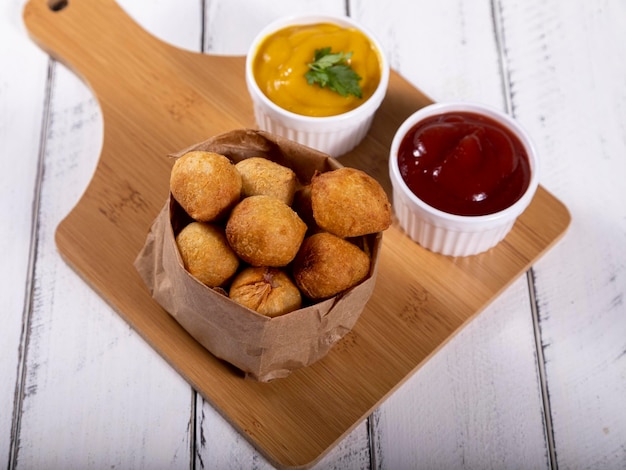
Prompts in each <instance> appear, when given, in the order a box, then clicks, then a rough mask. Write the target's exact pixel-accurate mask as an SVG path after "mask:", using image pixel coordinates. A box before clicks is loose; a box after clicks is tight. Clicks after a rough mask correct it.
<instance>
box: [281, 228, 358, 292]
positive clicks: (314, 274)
mask: <svg viewBox="0 0 626 470" xmlns="http://www.w3.org/2000/svg"><path fill="white" fill-rule="evenodd" d="M369 269H370V258H369V256H367V254H365V253H364V252H363V251H362V250H361V249H359V247H357V246H356V245H353V244H352V243H350V242H349V241H347V240H344V239H343V238H340V237H338V236H336V235H333V234H331V233H328V232H320V233H316V234H315V235H311V236H310V237H307V238H305V239H304V241H303V242H302V246H301V247H300V251H299V252H298V255H297V256H296V259H295V260H294V262H293V277H294V280H295V282H296V285H297V286H298V288H299V289H300V290H301V291H302V293H303V294H304V295H306V296H307V297H309V298H310V299H313V300H321V299H326V298H329V297H332V296H334V295H336V294H338V293H340V292H343V291H344V290H346V289H349V288H350V287H353V286H355V285H357V284H358V283H359V282H361V281H362V280H363V279H365V277H366V276H367V274H368V273H369Z"/></svg>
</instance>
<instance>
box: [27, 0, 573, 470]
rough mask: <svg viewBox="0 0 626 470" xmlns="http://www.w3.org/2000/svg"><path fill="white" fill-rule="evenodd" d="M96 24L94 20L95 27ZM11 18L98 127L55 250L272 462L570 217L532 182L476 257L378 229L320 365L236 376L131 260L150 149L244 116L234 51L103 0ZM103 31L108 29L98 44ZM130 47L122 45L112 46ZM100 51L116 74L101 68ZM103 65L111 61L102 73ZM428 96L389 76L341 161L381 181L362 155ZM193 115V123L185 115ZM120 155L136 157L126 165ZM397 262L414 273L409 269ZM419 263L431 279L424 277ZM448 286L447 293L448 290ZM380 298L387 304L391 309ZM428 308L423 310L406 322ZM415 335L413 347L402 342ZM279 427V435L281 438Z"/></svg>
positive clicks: (425, 342)
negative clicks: (509, 224)
mask: <svg viewBox="0 0 626 470" xmlns="http://www.w3.org/2000/svg"><path fill="white" fill-rule="evenodd" d="M96 18H97V26H98V27H97V28H96V27H95V25H94V24H93V23H96V22H95V21H94V20H95V19H96ZM57 19H58V21H56V20H57ZM90 19H91V20H90ZM25 20H26V23H27V25H28V27H29V29H30V31H31V33H32V34H33V35H34V37H35V38H36V39H37V40H38V41H40V42H41V44H42V45H43V46H44V47H46V48H48V49H49V50H51V51H52V52H53V54H55V55H58V56H59V57H61V58H63V60H65V61H66V62H67V63H68V64H69V65H70V66H72V67H74V68H75V69H78V71H79V73H80V74H81V76H83V77H84V78H85V79H86V80H87V82H88V83H89V84H90V86H91V87H92V89H93V90H94V93H95V94H96V96H97V97H98V100H99V104H100V106H101V108H102V113H103V119H104V122H105V133H104V143H103V149H102V153H101V159H100V162H99V164H98V168H97V171H96V175H95V177H94V179H93V180H92V183H91V184H90V186H89V188H88V189H87V191H86V193H85V195H84V196H83V198H82V199H81V201H80V203H79V204H78V205H77V206H76V208H75V209H74V210H72V212H71V213H70V215H69V216H68V217H67V218H66V219H65V220H64V221H63V222H62V223H61V225H60V226H59V228H58V230H57V234H56V241H57V244H58V246H59V249H60V250H61V252H62V253H63V254H64V256H65V257H66V259H67V260H68V261H69V262H70V264H72V265H73V266H74V267H75V268H77V269H78V270H79V272H80V273H81V274H82V275H83V276H84V278H85V279H86V280H87V281H88V282H89V283H90V284H91V285H92V286H93V287H94V288H95V289H96V290H97V291H99V292H100V293H101V294H102V295H103V296H104V297H105V298H106V299H107V300H108V301H109V302H111V303H112V304H113V305H114V306H115V307H116V308H117V309H118V310H119V311H120V313H121V314H122V315H123V317H124V318H125V319H126V320H128V321H129V322H130V324H131V325H132V326H133V327H134V328H136V329H137V330H138V331H139V332H140V333H141V334H143V335H144V337H145V338H146V339H147V340H148V341H149V342H150V343H151V344H152V345H153V346H154V347H155V348H156V349H157V350H158V351H159V352H160V353H161V354H162V355H163V356H164V357H165V358H166V359H167V360H168V361H170V362H171V363H172V364H173V365H174V366H175V367H176V368H177V369H178V370H179V371H180V372H181V373H182V374H183V375H184V376H185V378H187V380H188V381H189V382H190V383H192V385H194V386H195V387H196V388H197V389H198V390H199V391H200V392H201V393H203V395H204V396H205V398H208V399H209V400H210V401H211V403H212V404H213V405H214V406H216V407H217V408H218V409H219V410H221V411H222V412H223V413H224V414H225V416H227V418H228V419H229V420H230V421H231V423H232V424H233V425H235V427H236V428H237V429H239V430H240V431H241V432H242V433H243V434H244V435H246V436H247V437H248V438H249V439H250V440H251V441H252V442H254V443H255V445H257V446H258V447H259V449H260V450H261V451H262V452H264V453H265V455H266V456H267V457H269V458H270V459H272V460H273V461H274V462H275V463H277V464H279V465H286V466H299V465H307V464H310V463H312V462H315V461H316V460H317V459H318V458H319V457H320V456H321V455H322V454H323V453H325V452H326V451H327V450H328V449H329V448H330V447H331V446H332V445H333V444H335V443H336V442H338V440H339V439H340V438H342V437H343V436H344V435H345V434H346V433H347V432H348V431H349V430H351V429H352V428H353V427H354V426H355V425H356V423H358V422H360V421H361V420H363V419H364V418H365V417H366V416H367V414H368V413H369V412H371V411H372V410H373V409H374V407H376V406H377V405H378V404H379V403H380V402H381V400H382V399H384V398H385V397H386V396H387V395H388V394H389V393H391V391H393V389H394V388H395V387H396V386H397V385H398V384H400V383H401V382H402V381H404V380H405V379H406V377H407V376H408V375H409V374H410V373H411V372H413V371H414V370H415V369H416V368H417V367H418V366H419V365H420V364H421V363H422V362H423V361H424V360H425V359H426V358H428V356H429V355H430V354H432V353H433V352H434V351H435V350H437V349H438V348H439V347H440V346H441V345H442V344H443V343H444V342H445V341H446V340H447V339H448V338H449V337H450V336H451V335H452V334H453V333H454V332H456V331H457V330H458V329H459V328H460V327H461V326H462V325H463V324H465V323H466V322H467V321H468V320H469V319H470V318H471V317H472V316H473V315H474V314H475V313H476V312H478V311H480V310H482V309H483V308H484V307H485V305H486V304H487V303H489V302H490V301H491V300H492V299H493V297H494V296H495V295H497V294H499V293H500V292H501V291H502V289H503V288H504V287H506V286H507V285H508V284H509V283H510V282H512V280H513V279H515V278H516V277H517V276H519V275H520V274H521V273H522V272H523V271H524V270H525V269H527V268H528V266H529V265H530V263H531V262H532V261H534V260H535V259H536V258H537V257H538V256H540V255H541V254H542V253H543V252H544V251H545V250H546V249H547V248H549V247H550V246H551V245H552V244H553V243H554V242H555V241H556V240H557V239H558V238H559V237H560V236H561V234H562V233H563V231H564V230H565V228H566V226H567V224H568V222H569V215H568V213H567V211H566V210H565V208H564V207H563V206H562V205H561V204H560V203H558V201H556V200H555V199H554V198H553V197H552V196H551V195H549V194H548V193H547V192H546V191H545V190H543V188H542V189H541V190H540V191H539V192H538V194H537V197H536V198H535V201H534V202H533V204H532V205H531V207H530V208H529V210H528V211H527V212H526V213H525V214H524V216H523V217H522V218H520V221H519V223H518V224H517V225H516V228H515V229H514V231H513V232H512V234H511V236H510V237H508V238H507V240H505V241H504V242H503V243H502V244H501V245H500V247H499V248H498V249H495V250H493V251H492V252H490V253H488V254H486V255H484V256H481V257H475V258H472V259H465V260H450V259H448V258H445V257H440V256H437V255H434V254H432V253H429V252H425V251H424V250H422V249H420V248H419V247H418V246H416V245H415V244H414V243H412V242H410V240H408V238H407V237H405V236H404V235H403V234H402V233H401V232H400V231H399V230H398V229H396V228H392V229H390V230H389V231H388V232H387V233H386V234H385V243H384V246H385V248H384V250H383V256H382V259H381V271H382V273H384V276H382V279H384V280H385V282H379V284H378V287H377V292H378V295H376V293H375V296H374V298H373V299H372V301H371V302H370V304H369V305H368V308H367V309H366V312H364V315H363V316H362V317H361V320H360V321H359V323H358V324H357V327H356V328H355V330H354V332H353V334H351V336H350V338H349V339H348V340H347V341H343V342H342V343H341V344H340V345H338V346H337V347H336V348H334V349H333V351H332V352H331V354H329V355H328V356H327V357H326V358H325V359H324V360H322V361H320V362H319V363H317V364H315V365H314V366H312V367H310V368H307V369H306V370H301V371H298V372H297V373H294V374H293V375H292V376H291V377H290V378H289V379H287V380H281V381H276V382H273V383H271V384H256V383H252V382H248V381H242V380H241V378H240V377H239V376H238V374H234V373H233V371H232V370H231V369H230V368H228V367H225V366H224V364H223V363H221V362H218V361H217V360H215V359H214V358H213V357H212V356H210V354H208V353H207V352H206V351H205V350H203V349H202V348H201V347H200V346H199V345H198V344H197V343H195V342H194V341H193V340H191V339H190V337H189V336H188V335H186V333H185V332H184V331H183V330H182V329H181V328H180V327H179V326H178V325H177V324H176V323H175V322H174V320H173V319H172V318H171V317H169V315H167V314H166V313H165V312H163V311H162V310H161V309H160V308H158V307H157V306H156V305H155V304H154V303H153V302H152V300H151V299H150V298H149V296H148V295H147V292H146V290H145V289H144V288H143V286H142V285H141V283H140V282H139V280H138V276H137V274H136V273H135V272H134V270H133V269H132V261H133V259H134V257H135V255H136V253H137V251H138V250H139V248H140V246H141V244H142V243H143V239H144V236H145V230H146V228H147V227H148V225H149V223H150V220H151V217H154V215H155V214H156V212H157V211H158V208H159V206H160V205H161V204H162V201H163V200H164V198H165V196H166V194H167V176H168V174H169V165H168V162H167V161H165V160H158V158H157V157H156V156H158V155H164V154H166V153H167V152H168V151H172V150H176V148H183V147H185V146H187V145H189V143H192V142H195V141H198V140H201V139H203V138H205V137H206V136H207V135H212V134H215V133H218V132H221V131H223V130H225V129H226V128H228V126H230V127H242V126H246V125H249V111H248V112H246V110H248V109H249V108H250V107H249V103H248V102H247V99H246V98H245V94H244V93H241V91H242V90H244V89H245V88H244V87H243V85H242V84H243V73H242V65H243V60H242V59H241V58H224V57H221V58H217V57H209V56H200V55H194V54H190V53H186V52H184V51H180V50H176V49H174V48H172V47H170V46H167V45H165V44H163V43H160V42H157V41H155V40H154V38H152V37H150V36H148V35H147V34H145V33H144V32H143V31H142V30H141V29H139V28H138V27H137V26H136V25H134V23H132V22H131V21H130V19H128V18H127V17H126V16H125V15H124V14H123V12H122V11H121V10H119V9H118V8H117V7H116V5H115V4H114V3H112V2H101V3H99V4H98V5H97V6H94V5H90V8H89V9H81V7H80V6H79V5H76V6H72V7H71V8H66V9H65V10H63V12H62V14H61V15H59V16H56V17H54V18H52V17H51V16H50V11H49V10H48V9H47V7H45V6H43V7H42V3H41V2H39V3H37V2H31V3H29V4H28V5H27V8H26V9H25ZM102 31H108V34H107V35H106V37H104V36H103V35H102ZM96 40H99V41H100V47H99V49H98V53H94V51H93V50H89V48H88V47H87V46H86V44H89V43H90V42H93V41H96ZM128 43H132V44H133V45H134V46H135V47H134V48H132V49H130V48H127V47H122V45H125V44H128ZM113 58H115V62H114V63H115V65H116V66H115V67H113V66H112V65H110V64H112V63H113ZM140 58H141V59H140ZM101 64H109V66H108V67H106V68H105V69H103V70H101V68H102V65H101ZM218 69H219V82H216V81H215V80H217V77H216V76H217V74H218ZM211 77H214V78H213V81H212V80H211ZM224 83H228V85H229V86H228V87H226V86H225V85H224ZM111 84H114V85H115V87H111ZM207 84H210V86H207ZM172 90H176V93H172ZM237 90H239V92H237ZM427 102H428V100H427V99H426V98H425V97H424V95H422V94H421V93H420V92H418V91H417V90H415V89H414V88H413V87H412V86H411V85H410V84H408V82H406V81H404V80H403V79H401V78H400V77H399V76H398V75H396V74H394V76H393V79H392V81H391V84H390V91H389V93H388V96H387V99H386V101H385V104H384V105H383V107H382V108H381V110H380V112H379V113H378V116H377V119H376V120H375V124H374V127H373V130H372V132H371V133H370V136H369V137H368V139H367V140H366V142H364V144H363V145H362V146H360V147H359V148H358V149H356V150H355V152H353V153H352V154H351V155H349V156H347V157H346V160H347V161H350V158H353V159H355V161H358V163H359V165H361V166H363V167H364V168H366V169H368V170H369V171H371V172H374V173H373V174H374V175H375V176H377V177H378V178H379V179H380V180H383V174H381V173H380V172H377V171H376V168H377V167H376V166H375V165H373V162H375V161H376V160H380V155H381V154H383V155H384V153H385V147H386V146H388V144H389V141H390V140H391V137H392V136H393V132H394V130H395V128H396V127H397V125H398V124H399V123H400V121H401V120H402V119H403V118H404V117H405V116H406V115H407V114H408V112H409V110H411V109H417V108H419V107H420V106H423V105H424V104H425V103H427ZM215 110H219V111H218V112H215ZM198 116H202V117H203V118H204V119H202V121H201V122H199V120H198V119H197V117H198ZM171 146H176V147H175V148H172V147H171ZM129 154H131V155H133V156H134V158H133V159H132V160H129V158H128V155H129ZM355 156H356V157H358V158H356V157H355ZM381 182H382V183H383V185H386V186H387V187H388V184H386V182H385V181H381ZM549 222H553V223H549ZM96 243H97V244H96ZM94 248H95V249H94ZM94 255H95V256H94ZM407 259H410V260H411V261H412V262H413V263H416V264H417V265H420V266H422V267H423V271H419V272H417V273H416V272H414V269H413V268H412V266H413V265H412V264H411V263H409V264H407V263H406V260H407ZM432 272H437V273H438V276H437V277H433V276H431V275H430V273H432ZM427 273H428V274H427ZM443 279H445V280H446V281H445V282H442V280H443ZM414 283H416V284H414ZM418 286H419V287H418ZM460 286H461V287H462V289H463V290H462V291H459V290H458V289H459V287H460ZM398 287H400V289H398ZM416 287H417V288H419V289H423V291H424V292H425V293H426V300H427V308H425V305H414V304H413V302H414V300H415V293H414V292H413V290H414V289H415V288H416ZM451 287H452V289H454V294H455V296H452V295H449V289H450V288H451ZM389 288H391V291H389V292H387V291H386V290H385V289H389ZM398 290H399V291H400V293H401V294H400V295H398V293H399V292H398ZM411 294H413V295H411ZM431 297H432V298H431ZM391 298H393V299H395V303H394V304H391V303H390V302H389V299H391ZM417 299H423V297H422V296H419V295H418V296H417ZM403 305H404V306H406V308H404V309H403V308H402V306H403ZM416 309H417V310H416ZM426 311H427V312H428V313H429V315H428V316H426V317H423V316H420V315H419V312H426ZM380 312H385V314H386V315H387V316H388V317H386V318H385V317H383V316H382V315H381V314H380ZM148 313H149V315H148ZM437 314H439V316H437ZM389 318H394V320H395V321H389ZM420 332H422V333H421V336H420V337H421V338H422V341H421V342H418V343H417V344H416V341H415V337H416V335H418V336H419V335H420ZM330 382H333V383H334V385H333V387H332V388H329V385H330ZM305 390H306V393H304V391H305ZM354 390H358V391H359V393H358V394H355V393H354ZM346 403H350V406H349V407H346V406H345V404H346ZM285 436H288V438H289V444H288V445H287V446H286V445H285V441H284V439H285Z"/></svg>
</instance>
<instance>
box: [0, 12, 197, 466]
mask: <svg viewBox="0 0 626 470" xmlns="http://www.w3.org/2000/svg"><path fill="white" fill-rule="evenodd" d="M188 4H189V5H191V4H193V6H194V7H195V8H196V9H198V6H197V4H196V2H195V1H194V2H188ZM150 5H151V7H152V8H146V12H147V14H144V17H146V16H148V17H149V16H150V14H154V15H157V17H161V16H162V13H159V12H158V10H157V9H156V8H155V6H154V5H153V2H150ZM178 5H179V8H182V7H183V6H182V3H181V2H178ZM21 13H22V8H21V7H20V8H16V9H15V19H14V21H15V22H16V24H21V21H22V20H21ZM170 29H171V31H170V33H173V34H169V35H168V34H167V33H168V32H167V31H165V30H164V29H163V30H162V34H163V35H164V36H165V37H169V38H170V39H171V41H172V42H176V32H175V28H170ZM0 30H3V27H0ZM23 34H24V36H23V38H22V40H23V42H24V43H25V44H27V45H28V47H29V48H33V46H34V47H35V48H34V50H35V51H36V52H37V53H38V54H39V53H40V50H39V48H37V47H36V46H35V45H34V44H33V43H32V41H30V40H29V39H28V37H27V35H26V29H25V28H23ZM198 36H199V34H198ZM27 57H28V54H25V55H24V58H27ZM44 59H45V60H46V61H47V58H45V57H44ZM16 63H19V61H18V62H16ZM26 67H28V66H25V67H24V70H26ZM16 69H17V67H16ZM24 70H23V72H24ZM51 70H52V75H51V77H50V81H49V82H48V83H46V81H45V80H46V73H45V70H44V74H43V77H42V80H43V82H42V83H41V84H40V87H41V90H42V91H45V90H46V89H48V88H49V90H50V94H51V100H50V104H49V109H48V113H49V114H48V115H47V116H48V121H49V126H48V128H47V130H46V132H45V134H43V135H42V139H41V141H40V143H38V145H42V149H43V150H42V158H43V163H44V172H43V178H42V182H41V191H42V194H41V204H40V207H39V211H38V212H37V214H36V229H37V230H36V233H35V234H34V237H35V238H34V242H35V243H36V258H35V273H34V280H33V284H34V285H33V292H32V297H33V301H32V306H31V309H32V311H31V314H30V319H28V321H26V322H25V325H24V327H25V328H26V332H25V338H26V345H25V350H24V356H23V357H22V358H21V360H22V361H24V370H25V381H24V384H23V393H22V395H20V396H19V397H18V398H19V400H21V402H22V408H21V410H20V411H21V414H20V415H19V417H20V419H21V421H20V423H19V427H18V428H17V433H16V434H15V435H14V436H13V437H14V439H15V440H16V445H17V451H16V454H15V455H14V456H12V459H11V460H9V459H7V460H3V462H2V465H3V466H4V465H5V464H6V462H8V465H7V466H8V468H102V467H104V466H110V467H119V468H159V467H162V466H164V465H166V466H167V467H168V468H189V462H190V460H191V458H190V452H191V449H192V446H191V444H190V441H189V439H190V438H191V436H192V434H191V432H190V431H191V429H192V428H191V427H190V416H191V409H192V406H191V404H192V392H191V390H190V388H189V386H188V384H187V383H186V382H185V381H184V380H182V378H181V377H180V375H179V374H177V373H176V372H175V371H174V370H173V369H172V368H170V367H169V366H168V365H167V363H166V362H165V361H163V360H162V359H161V358H160V357H159V356H158V355H157V354H156V353H155V352H154V351H153V350H151V349H150V348H147V347H146V345H145V342H144V341H143V340H141V339H140V338H139V337H138V335H136V334H135V333H134V332H133V331H132V330H131V329H130V328H129V326H128V325H127V324H126V323H125V322H123V321H122V320H121V319H120V318H119V316H118V315H117V314H116V313H115V312H114V311H113V310H112V309H111V308H110V306H109V305H107V304H106V302H105V301H103V300H102V299H100V298H94V296H93V290H92V289H91V288H90V287H89V286H88V285H86V284H85V283H84V282H83V281H82V280H81V279H80V278H79V277H78V276H77V275H76V274H75V272H74V271H73V270H72V269H71V268H69V267H68V266H67V264H66V263H65V262H64V261H63V260H62V259H61V258H60V257H59V254H58V251H57V248H56V246H55V243H54V232H55V230H56V227H57V225H58V223H59V222H60V220H61V219H62V218H63V217H64V216H65V215H66V214H67V212H68V211H69V210H71V208H72V207H73V206H74V205H75V204H76V202H77V201H78V200H79V199H80V197H81V194H82V192H83V191H84V189H85V187H86V186H87V183H88V181H89V179H90V177H91V176H92V175H93V172H94V170H95V168H96V165H97V161H98V157H99V152H100V146H101V144H102V139H103V129H102V124H103V123H102V116H101V114H100V109H99V106H98V103H97V102H96V100H95V98H94V96H93V94H92V93H91V92H90V90H89V89H88V88H86V87H85V85H84V84H83V83H81V82H80V81H79V80H78V79H77V77H76V75H75V74H73V73H71V72H69V71H68V70H67V69H65V68H64V67H63V66H62V65H60V64H53V65H52V67H51ZM22 82H24V83H27V80H26V79H25V78H24V77H22ZM33 96H36V95H34V92H33ZM30 99H32V98H30V97H27V98H25V97H22V105H23V106H24V109H25V110H27V109H29V105H28V103H29V102H30ZM42 103H43V99H42ZM3 104H4V102H3ZM42 116H46V115H45V114H43V113H41V115H40V116H38V117H37V118H36V122H37V123H39V122H41V121H42ZM33 139H34V142H36V141H38V140H39V137H34V138H33ZM14 142H16V143H17V142H18V140H14ZM19 142H20V144H21V145H23V146H26V145H27V144H29V143H30V141H29V140H28V139H20V140H19ZM24 148H26V147H24ZM16 174H17V173H16ZM28 196H29V198H32V197H33V195H32V193H31V194H28ZM14 202H15V204H16V207H21V209H22V210H24V209H25V208H30V207H31V201H30V200H29V201H28V203H27V204H24V205H18V203H17V201H16V200H14ZM3 281H4V282H8V283H9V285H11V284H12V282H11V279H10V278H9V279H6V278H3ZM13 285H14V284H13ZM2 314H3V315H4V311H3V312H2ZM5 332H6V330H4V329H3V333H2V341H4V334H5ZM9 339H11V338H9ZM130 358H133V359H130ZM3 359H4V358H3ZM4 370H5V369H2V371H3V374H2V376H3V379H4V377H5V375H4ZM63 371H66V372H70V376H71V377H70V376H67V375H66V372H63ZM13 386H15V382H14V383H13ZM5 404H6V403H3V405H2V409H1V410H0V415H2V417H4V413H5V411H7V412H8V413H9V417H10V412H11V408H10V405H9V406H5ZM5 443H6V444H8V443H9V440H6V441H5V440H4V439H3V440H2V442H1V444H0V446H4V444H5ZM7 448H8V446H7Z"/></svg>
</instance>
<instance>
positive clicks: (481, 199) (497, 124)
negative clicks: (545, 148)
mask: <svg viewBox="0 0 626 470" xmlns="http://www.w3.org/2000/svg"><path fill="white" fill-rule="evenodd" d="M389 173H390V177H391V182H392V187H393V206H394V211H395V213H396V216H397V217H398V221H399V223H400V225H401V227H402V228H403V229H404V231H405V232H406V233H407V234H408V235H409V236H410V237H411V238H412V239H413V240H414V241H416V242H417V243H419V244H420V245H422V246H423V247H425V248H427V249H429V250H431V251H434V252H437V253H441V254H444V255H449V256H470V255H475V254H478V253H482V252H485V251H487V250H489V249H491V248H492V247H494V246H495V245H497V244H498V243H499V242H500V241H502V239H503V238H504V237H505V236H506V235H507V234H508V232H509V231H510V230H511V228H512V227H513V224H514V223H515V220H516V219H517V217H519V215H520V214H521V213H522V212H523V211H524V210H525V209H526V207H528V205H529V204H530V202H531V200H532V198H533V197H534V194H535V192H536V190H537V186H538V183H539V168H538V160H537V152H536V150H535V147H534V145H533V143H532V141H531V139H530V137H529V136H528V134H527V132H526V131H525V130H524V129H523V128H522V127H521V126H520V125H519V123H518V122H517V121H515V120H514V119H512V118H511V117H510V116H508V115H507V114H505V113H503V112H501V111H498V110H496V109H492V108H489V107H487V106H484V105H479V104H474V103H465V102H459V103H437V104H432V105H429V106H426V107H424V108H422V109H420V110H418V111H417V112H415V113H414V114H412V115H411V116H409V117H408V118H407V119H406V120H405V121H404V123H403V124H402V125H401V126H400V127H399V128H398V130H397V131H396V134H395V136H394V139H393V141H392V144H391V151H390V158H389Z"/></svg>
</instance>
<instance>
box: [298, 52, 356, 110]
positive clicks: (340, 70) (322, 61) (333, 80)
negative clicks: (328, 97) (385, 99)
mask: <svg viewBox="0 0 626 470" xmlns="http://www.w3.org/2000/svg"><path fill="white" fill-rule="evenodd" d="M350 57H352V52H348V53H347V54H344V53H343V52H337V53H334V54H333V53H331V52H330V47H325V48H323V49H316V50H315V56H314V61H313V63H310V64H308V66H309V68H310V69H311V70H309V71H308V72H307V73H306V74H304V76H305V78H306V80H307V82H308V83H309V85H313V84H315V83H317V84H319V86H321V87H322V88H324V87H326V86H328V88H330V89H331V90H333V91H336V92H337V93H339V94H340V95H341V96H348V95H354V96H356V97H357V98H361V97H362V96H363V95H362V92H361V86H360V85H359V80H361V77H359V76H358V74H357V73H356V72H355V71H354V70H352V67H350V64H349V63H348V61H349V60H350Z"/></svg>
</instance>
